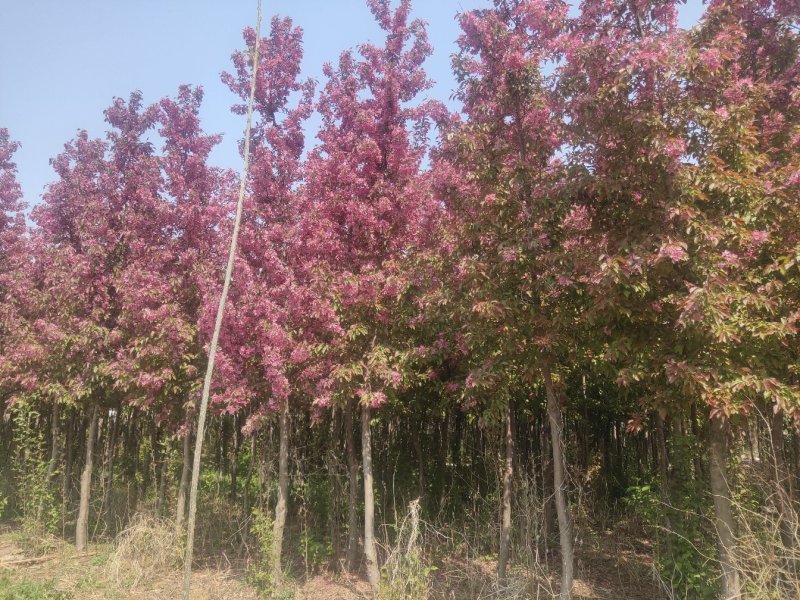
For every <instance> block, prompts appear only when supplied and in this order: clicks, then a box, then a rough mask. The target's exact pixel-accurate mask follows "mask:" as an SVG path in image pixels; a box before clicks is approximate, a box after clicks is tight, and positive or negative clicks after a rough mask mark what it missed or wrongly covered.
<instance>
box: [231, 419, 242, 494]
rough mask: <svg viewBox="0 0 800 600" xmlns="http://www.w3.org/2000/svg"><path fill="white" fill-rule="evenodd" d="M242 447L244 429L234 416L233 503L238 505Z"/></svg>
mask: <svg viewBox="0 0 800 600" xmlns="http://www.w3.org/2000/svg"><path fill="white" fill-rule="evenodd" d="M241 447H242V429H241V427H239V419H238V417H237V415H234V416H233V460H232V461H231V503H232V504H236V494H237V491H238V487H239V482H238V479H239V450H240V449H241Z"/></svg>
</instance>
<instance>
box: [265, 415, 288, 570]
mask: <svg viewBox="0 0 800 600" xmlns="http://www.w3.org/2000/svg"><path fill="white" fill-rule="evenodd" d="M288 496H289V401H288V400H284V401H283V407H281V414H280V446H279V450H278V500H277V502H276V503H275V521H274V522H273V528H272V556H271V557H270V562H271V565H272V575H273V577H274V578H275V579H276V580H277V579H280V577H281V574H282V572H281V552H282V551H283V530H284V527H285V526H286V502H287V499H288Z"/></svg>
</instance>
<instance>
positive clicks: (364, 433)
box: [361, 405, 381, 594]
mask: <svg viewBox="0 0 800 600" xmlns="http://www.w3.org/2000/svg"><path fill="white" fill-rule="evenodd" d="M371 437H372V436H371V433H370V423H369V406H366V405H365V406H363V407H362V408H361V460H362V463H363V470H364V557H365V558H366V559H367V580H368V581H369V585H370V587H372V592H373V594H377V593H378V588H379V586H380V581H381V575H380V571H379V570H378V552H377V549H376V547H375V496H374V494H373V491H372V439H371Z"/></svg>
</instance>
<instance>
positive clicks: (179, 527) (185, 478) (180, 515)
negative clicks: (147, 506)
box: [175, 421, 192, 534]
mask: <svg viewBox="0 0 800 600" xmlns="http://www.w3.org/2000/svg"><path fill="white" fill-rule="evenodd" d="M191 474H192V425H191V421H189V427H188V429H187V431H186V435H185V436H183V466H182V467H181V482H180V485H179V486H178V501H177V506H176V507H175V528H176V531H177V532H178V534H180V533H181V532H182V531H183V521H184V518H185V516H186V496H187V494H188V493H189V476H190V475H191Z"/></svg>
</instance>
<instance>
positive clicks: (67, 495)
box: [61, 409, 75, 537]
mask: <svg viewBox="0 0 800 600" xmlns="http://www.w3.org/2000/svg"><path fill="white" fill-rule="evenodd" d="M74 431H75V410H74V409H70V414H69V422H68V423H67V439H66V441H65V443H64V446H65V451H66V455H67V456H66V459H65V463H64V474H63V476H62V482H61V537H66V533H67V532H66V530H67V508H68V507H69V506H70V505H71V504H72V502H71V500H72V498H71V496H72V462H73V460H72V455H73V450H72V446H73V441H74V440H73V437H74V433H73V432H74Z"/></svg>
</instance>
